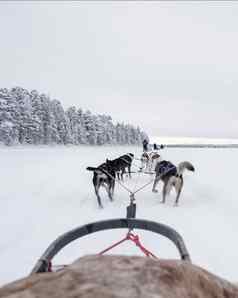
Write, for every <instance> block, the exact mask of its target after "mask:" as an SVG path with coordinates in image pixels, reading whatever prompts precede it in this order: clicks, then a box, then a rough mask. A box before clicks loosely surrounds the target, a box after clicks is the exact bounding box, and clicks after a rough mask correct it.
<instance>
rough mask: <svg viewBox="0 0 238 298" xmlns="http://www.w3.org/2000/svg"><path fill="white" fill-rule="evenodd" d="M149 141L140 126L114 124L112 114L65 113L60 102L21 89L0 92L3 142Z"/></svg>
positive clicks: (0, 138)
mask: <svg viewBox="0 0 238 298" xmlns="http://www.w3.org/2000/svg"><path fill="white" fill-rule="evenodd" d="M144 138H148V136H147V135H146V133H145V132H143V131H141V130H140V128H139V127H134V126H133V125H130V124H124V123H116V124H114V123H113V121H112V118H111V117H110V116H109V115H94V114H92V113H91V112H90V111H85V112H84V111H83V110H82V109H81V108H76V107H74V106H73V107H69V108H68V109H66V110H64V108H63V107H62V105H61V103H60V101H59V100H56V99H53V100H51V99H50V98H49V96H47V95H45V94H40V93H39V92H38V91H36V90H32V91H30V92H29V91H27V90H26V89H23V88H21V87H14V88H11V89H7V88H3V89H0V143H1V144H4V145H16V144H35V145H38V144H47V145H48V144H65V145H66V144H74V145H78V144H90V145H103V144H120V145H127V144H132V145H134V144H139V143H141V141H142V139H144Z"/></svg>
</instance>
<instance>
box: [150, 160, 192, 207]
mask: <svg viewBox="0 0 238 298" xmlns="http://www.w3.org/2000/svg"><path fill="white" fill-rule="evenodd" d="M185 170H189V171H192V172H194V171H195V168H194V166H193V165H192V164H191V163H190V162H188V161H183V162H180V163H179V164H178V166H177V167H176V166H175V165H174V164H172V163H171V162H170V161H167V160H163V161H161V162H159V163H157V165H156V167H155V180H154V184H153V188H152V191H153V192H158V191H157V190H156V185H157V184H158V182H159V181H160V180H162V181H163V182H164V185H163V190H162V203H165V198H166V195H168V194H169V193H170V191H171V189H172V187H174V188H175V191H176V199H175V203H174V204H175V205H177V204H178V201H179V197H180V194H181V191H182V188H183V172H184V171H185Z"/></svg>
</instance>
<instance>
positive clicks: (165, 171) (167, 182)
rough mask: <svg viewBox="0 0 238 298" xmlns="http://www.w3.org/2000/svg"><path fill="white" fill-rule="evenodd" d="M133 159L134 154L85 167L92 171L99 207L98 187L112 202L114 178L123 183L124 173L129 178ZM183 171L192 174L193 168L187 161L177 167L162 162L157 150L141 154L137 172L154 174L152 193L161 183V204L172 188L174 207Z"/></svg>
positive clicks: (178, 195)
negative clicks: (174, 196) (174, 194)
mask: <svg viewBox="0 0 238 298" xmlns="http://www.w3.org/2000/svg"><path fill="white" fill-rule="evenodd" d="M161 148H163V147H161ZM155 149H157V148H155ZM133 158H134V154H132V153H127V154H125V155H122V156H120V157H118V158H116V159H114V160H109V159H107V160H106V162H105V163H103V164H101V165H100V166H98V167H87V170H89V171H93V186H94V189H95V194H96V196H97V200H98V205H99V207H101V208H102V207H103V206H102V202H101V197H100V195H99V189H100V187H105V189H106V191H107V194H108V197H109V199H110V200H111V201H113V194H114V188H115V180H116V177H117V179H118V180H121V181H123V176H124V174H125V173H128V175H129V177H131V165H132V161H133ZM126 170H127V171H126ZM185 170H188V171H192V172H194V171H195V168H194V166H193V165H192V164H191V163H190V162H188V161H183V162H180V163H179V164H178V165H177V166H175V165H174V164H173V163H171V162H170V161H167V160H162V158H161V155H160V154H159V153H158V151H157V150H156V151H152V152H147V151H145V150H144V152H143V153H142V156H141V167H140V169H139V172H140V171H141V172H142V171H143V172H145V173H149V174H150V173H151V174H153V173H155V178H154V182H153V187H152V191H153V192H158V191H157V189H156V186H157V184H158V183H159V181H162V182H163V189H162V201H161V202H162V203H165V200H166V196H167V195H168V194H169V193H170V191H171V189H172V188H174V189H175V192H176V198H175V205H177V204H178V201H179V197H180V194H181V191H182V188H183V184H184V181H183V173H184V171H185Z"/></svg>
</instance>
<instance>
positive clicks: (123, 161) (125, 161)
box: [112, 153, 134, 180]
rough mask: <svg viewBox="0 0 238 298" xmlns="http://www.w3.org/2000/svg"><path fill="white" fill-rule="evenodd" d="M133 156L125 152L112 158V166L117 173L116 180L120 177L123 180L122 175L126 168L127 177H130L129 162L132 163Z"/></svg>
mask: <svg viewBox="0 0 238 298" xmlns="http://www.w3.org/2000/svg"><path fill="white" fill-rule="evenodd" d="M133 158H134V154H132V153H127V154H124V155H122V156H120V157H118V158H116V159H114V160H112V163H113V167H114V169H115V171H116V173H117V177H118V180H120V178H121V180H123V175H124V174H125V172H126V169H127V172H128V173H129V177H130V178H131V164H132V160H133Z"/></svg>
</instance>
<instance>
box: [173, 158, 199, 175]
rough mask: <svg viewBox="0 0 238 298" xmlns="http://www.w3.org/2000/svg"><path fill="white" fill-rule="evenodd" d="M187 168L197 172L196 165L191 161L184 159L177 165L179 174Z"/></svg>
mask: <svg viewBox="0 0 238 298" xmlns="http://www.w3.org/2000/svg"><path fill="white" fill-rule="evenodd" d="M185 170H188V171H191V172H195V168H194V166H193V165H192V164H191V162H189V161H182V162H180V163H179V164H178V166H177V171H178V175H182V174H183V172H184V171H185Z"/></svg>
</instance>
